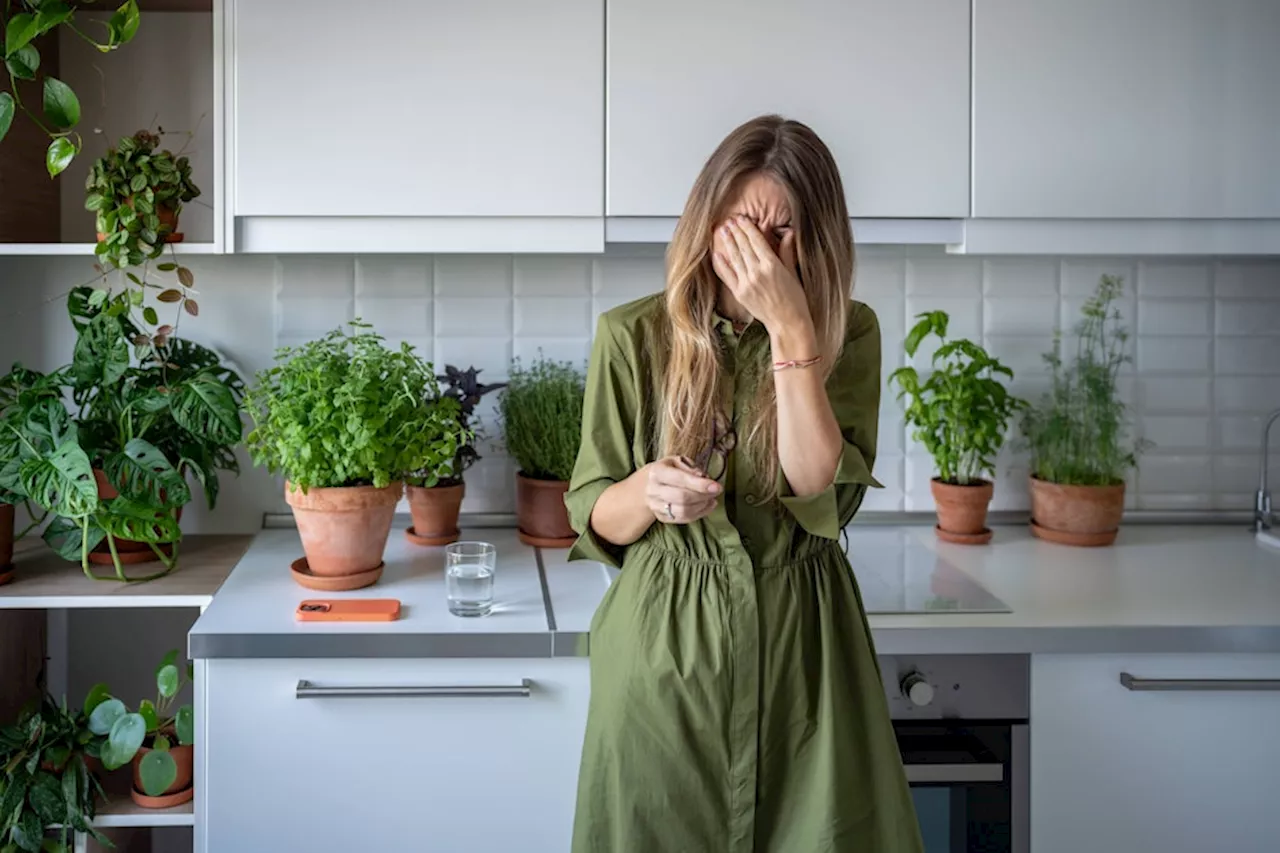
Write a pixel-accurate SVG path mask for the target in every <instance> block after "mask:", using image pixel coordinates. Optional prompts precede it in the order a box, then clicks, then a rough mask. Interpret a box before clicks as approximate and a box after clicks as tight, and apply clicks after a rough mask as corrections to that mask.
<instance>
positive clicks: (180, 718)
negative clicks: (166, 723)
mask: <svg viewBox="0 0 1280 853" xmlns="http://www.w3.org/2000/svg"><path fill="white" fill-rule="evenodd" d="M173 727H174V729H175V730H176V731H177V733H178V743H180V744H182V745H183V746H191V744H193V743H195V742H196V720H195V711H194V710H193V709H192V707H191V706H190V705H183V706H182V707H181V708H179V709H178V714H177V716H176V717H174V722H173Z"/></svg>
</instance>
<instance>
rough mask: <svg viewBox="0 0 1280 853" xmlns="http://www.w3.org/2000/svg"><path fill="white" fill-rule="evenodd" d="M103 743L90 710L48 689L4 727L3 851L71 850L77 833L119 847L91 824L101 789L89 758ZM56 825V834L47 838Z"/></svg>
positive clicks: (0, 784) (0, 757) (0, 747)
mask: <svg viewBox="0 0 1280 853" xmlns="http://www.w3.org/2000/svg"><path fill="white" fill-rule="evenodd" d="M104 744H105V738H102V737H99V736H96V735H94V734H93V732H92V731H90V729H89V726H88V714H87V712H85V711H82V710H80V709H78V708H74V709H73V708H70V707H68V706H67V704H66V702H65V700H64V702H63V703H62V704H61V705H60V704H58V703H57V702H56V701H54V699H53V697H51V696H49V695H48V694H45V695H44V697H43V698H42V699H41V700H40V701H39V703H38V704H35V705H32V706H29V707H28V708H26V709H24V711H23V712H22V714H21V715H20V716H19V717H18V719H17V720H16V721H15V722H14V723H13V724H12V725H8V726H5V727H4V728H0V850H3V851H6V853H8V851H18V850H24V851H30V853H37V851H51V853H69V851H70V850H71V847H70V844H69V842H70V840H71V834H72V833H73V832H82V833H85V834H87V835H89V836H90V837H92V838H93V839H94V840H95V841H97V842H98V843H99V844H102V845H104V846H106V847H114V846H115V845H114V844H112V843H111V842H110V841H109V840H107V839H106V838H105V837H104V836H103V835H102V834H101V833H99V832H98V831H97V830H96V829H94V828H93V825H92V821H93V818H94V814H95V813H96V809H97V803H98V798H100V797H102V796H103V792H102V788H101V786H100V785H99V784H98V780H97V779H96V778H94V775H93V773H92V772H90V770H89V766H88V764H87V763H86V759H95V758H97V757H98V756H99V754H100V751H101V749H102V747H103V745H104ZM55 826H56V827H57V830H56V832H57V837H56V838H50V839H46V838H45V834H46V833H47V832H48V831H49V830H50V829H52V828H53V827H55Z"/></svg>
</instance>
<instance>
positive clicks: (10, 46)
mask: <svg viewBox="0 0 1280 853" xmlns="http://www.w3.org/2000/svg"><path fill="white" fill-rule="evenodd" d="M38 32H39V30H38V28H37V26H36V16H35V15H31V14H28V13H26V12H19V13H18V14H16V15H14V16H13V17H12V18H10V19H9V23H8V25H7V26H5V28H4V56H5V59H8V58H9V57H11V56H13V55H14V54H16V53H17V52H18V51H20V50H22V49H23V48H24V47H26V46H27V45H28V44H29V43H30V42H31V40H32V39H33V38H35V37H36V34H37V33H38Z"/></svg>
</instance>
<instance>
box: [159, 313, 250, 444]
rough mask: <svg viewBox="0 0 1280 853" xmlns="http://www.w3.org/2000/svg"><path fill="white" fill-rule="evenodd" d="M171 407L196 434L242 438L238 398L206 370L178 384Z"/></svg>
mask: <svg viewBox="0 0 1280 853" xmlns="http://www.w3.org/2000/svg"><path fill="white" fill-rule="evenodd" d="M188 304H189V303H188ZM171 410H172V412H173V419H174V420H175V421H177V422H178V426H180V427H182V428H183V429H184V430H186V431H187V432H189V433H191V434H192V435H194V436H196V437H197V438H203V439H205V440H208V441H213V442H216V443H218V444H238V443H239V442H240V437H241V435H242V434H243V425H242V424H241V422H240V408H239V407H238V406H237V405H236V399H235V397H234V396H232V393H231V390H230V389H229V388H227V386H226V385H224V384H223V383H222V382H219V381H218V380H217V379H216V378H215V377H213V376H211V375H209V374H207V373H201V374H197V375H196V376H195V377H194V378H192V379H190V380H187V381H186V382H183V383H182V384H181V385H180V386H179V387H178V390H177V394H176V395H175V397H174V400H173V402H172V405H171Z"/></svg>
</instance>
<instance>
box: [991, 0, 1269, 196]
mask: <svg viewBox="0 0 1280 853" xmlns="http://www.w3.org/2000/svg"><path fill="white" fill-rule="evenodd" d="M973 28H974V42H973V51H974V63H973V89H974V114H973V122H974V133H973V145H974V175H973V188H974V196H973V197H974V209H973V212H974V216H977V217H1011V218H1012V217H1042V218H1054V217H1058V218H1084V217H1090V218H1099V219H1104V218H1149V219H1160V218H1186V219H1197V218H1199V219H1212V218H1232V217H1239V218H1251V217H1259V218H1266V217H1280V3H1277V2H1276V0H1124V2H1122V3H1117V2H1115V0H973Z"/></svg>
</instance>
